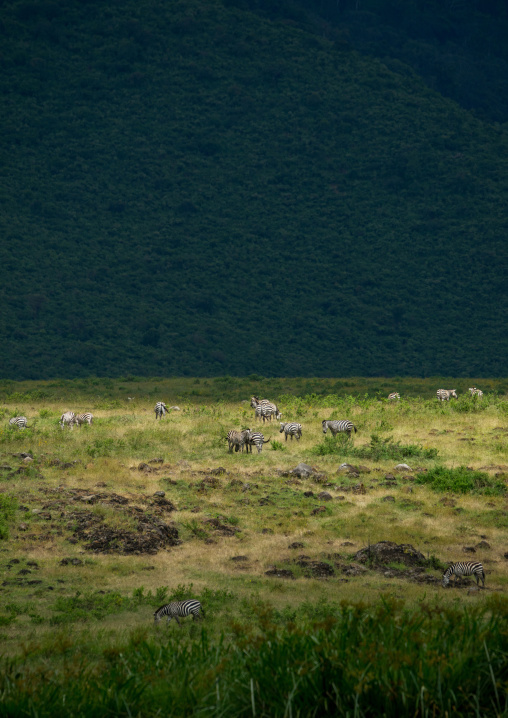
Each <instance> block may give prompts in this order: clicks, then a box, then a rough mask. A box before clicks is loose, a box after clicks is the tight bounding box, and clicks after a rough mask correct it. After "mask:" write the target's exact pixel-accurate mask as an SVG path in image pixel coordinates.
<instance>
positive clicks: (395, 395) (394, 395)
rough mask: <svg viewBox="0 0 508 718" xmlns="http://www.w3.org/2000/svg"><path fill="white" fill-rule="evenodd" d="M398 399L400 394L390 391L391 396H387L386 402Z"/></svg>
mask: <svg viewBox="0 0 508 718" xmlns="http://www.w3.org/2000/svg"><path fill="white" fill-rule="evenodd" d="M399 399H400V394H399V393H398V392H396V391H392V393H391V394H388V401H398V400H399Z"/></svg>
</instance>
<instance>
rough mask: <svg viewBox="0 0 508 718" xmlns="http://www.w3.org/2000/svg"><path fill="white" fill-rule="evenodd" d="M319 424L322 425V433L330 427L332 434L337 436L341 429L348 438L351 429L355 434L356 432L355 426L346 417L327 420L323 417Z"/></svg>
mask: <svg viewBox="0 0 508 718" xmlns="http://www.w3.org/2000/svg"><path fill="white" fill-rule="evenodd" d="M321 425H322V427H323V434H326V432H327V430H328V429H330V431H331V432H332V435H333V436H337V434H338V433H339V432H341V431H343V432H344V433H346V434H347V435H348V438H350V437H351V432H352V431H353V430H354V432H355V434H356V432H357V428H356V426H355V425H354V424H353V422H352V421H349V420H348V419H343V420H342V421H327V420H326V419H323V421H322V422H321Z"/></svg>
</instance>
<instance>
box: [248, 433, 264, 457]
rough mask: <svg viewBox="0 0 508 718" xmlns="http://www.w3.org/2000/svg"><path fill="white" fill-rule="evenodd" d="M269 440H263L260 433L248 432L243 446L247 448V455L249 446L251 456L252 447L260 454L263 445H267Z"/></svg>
mask: <svg viewBox="0 0 508 718" xmlns="http://www.w3.org/2000/svg"><path fill="white" fill-rule="evenodd" d="M269 441H270V439H265V437H264V436H263V434H262V433H261V432H260V431H249V433H248V434H247V438H246V441H245V446H246V447H247V453H249V446H250V452H251V454H252V447H253V446H256V447H257V450H258V454H260V453H261V451H262V450H263V444H268V442H269Z"/></svg>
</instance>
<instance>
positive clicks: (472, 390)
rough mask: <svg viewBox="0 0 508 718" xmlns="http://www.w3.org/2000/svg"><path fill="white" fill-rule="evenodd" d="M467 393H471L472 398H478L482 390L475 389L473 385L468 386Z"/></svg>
mask: <svg viewBox="0 0 508 718" xmlns="http://www.w3.org/2000/svg"><path fill="white" fill-rule="evenodd" d="M469 393H470V394H471V397H472V398H473V399H474V398H475V397H477V398H478V399H481V398H482V396H483V391H482V390H481V389H477V388H476V387H475V386H471V387H469Z"/></svg>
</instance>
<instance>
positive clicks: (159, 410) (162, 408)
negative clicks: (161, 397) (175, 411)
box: [155, 401, 168, 420]
mask: <svg viewBox="0 0 508 718" xmlns="http://www.w3.org/2000/svg"><path fill="white" fill-rule="evenodd" d="M167 410H168V407H167V406H166V404H165V403H164V402H163V401H158V402H157V404H156V405H155V419H156V420H157V419H162V417H163V416H164V415H165V414H166V412H167Z"/></svg>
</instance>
